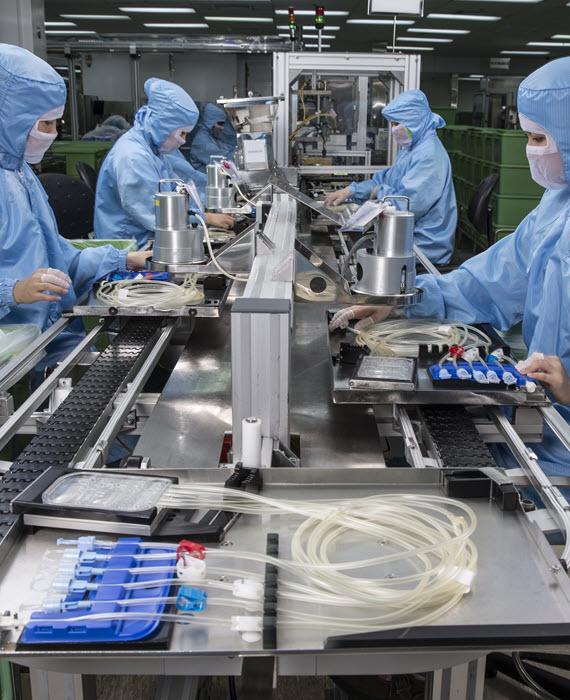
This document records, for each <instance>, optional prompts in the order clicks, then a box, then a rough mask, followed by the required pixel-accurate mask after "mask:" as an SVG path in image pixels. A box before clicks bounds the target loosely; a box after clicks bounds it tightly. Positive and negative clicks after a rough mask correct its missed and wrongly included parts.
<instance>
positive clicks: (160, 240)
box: [152, 226, 206, 265]
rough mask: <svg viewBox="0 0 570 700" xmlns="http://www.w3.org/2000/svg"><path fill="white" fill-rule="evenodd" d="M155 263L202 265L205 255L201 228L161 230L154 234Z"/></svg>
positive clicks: (153, 255)
mask: <svg viewBox="0 0 570 700" xmlns="http://www.w3.org/2000/svg"><path fill="white" fill-rule="evenodd" d="M154 235H155V238H154V247H153V249H152V259H153V262H158V263H162V264H164V265H180V264H188V263H202V262H204V261H205V260H206V256H205V255H204V244H203V232H202V229H201V228H200V227H196V228H194V227H192V226H186V228H183V229H161V228H157V229H155V232H154Z"/></svg>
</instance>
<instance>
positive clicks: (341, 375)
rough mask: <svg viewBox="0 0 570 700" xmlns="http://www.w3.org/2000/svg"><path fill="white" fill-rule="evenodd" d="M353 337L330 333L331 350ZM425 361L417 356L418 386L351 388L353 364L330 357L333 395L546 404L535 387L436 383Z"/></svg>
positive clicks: (371, 400)
mask: <svg viewBox="0 0 570 700" xmlns="http://www.w3.org/2000/svg"><path fill="white" fill-rule="evenodd" d="M349 340H350V341H352V340H353V338H352V337H351V336H349V337H347V334H346V333H342V332H341V333H339V332H335V333H332V334H330V335H329V342H330V353H331V358H332V356H337V355H338V352H339V346H340V343H341V342H347V341H349ZM428 366H429V362H428V363H427V364H426V363H425V362H424V361H422V360H421V359H420V363H419V366H418V378H417V387H416V390H415V391H413V392H409V391H371V390H357V389H351V388H350V385H349V382H350V379H351V377H352V373H353V371H354V366H353V365H340V364H338V363H333V362H332V359H331V364H330V371H331V373H332V395H333V400H334V402H335V403H339V404H355V403H363V404H392V403H393V404H401V405H422V404H423V405H437V404H449V403H451V404H456V405H460V406H528V407H534V408H538V407H539V406H548V405H549V404H550V401H549V400H548V398H547V397H546V395H545V394H544V391H543V390H541V389H538V390H537V391H536V392H535V393H534V394H529V393H527V392H526V391H523V390H514V391H513V390H506V389H495V388H490V386H488V385H486V386H487V388H482V389H475V388H471V387H469V388H465V389H462V388H459V389H458V388H446V387H442V386H436V385H434V383H433V382H432V380H431V377H430V376H429V373H428V371H427V367H428Z"/></svg>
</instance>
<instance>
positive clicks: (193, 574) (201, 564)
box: [176, 554, 206, 582]
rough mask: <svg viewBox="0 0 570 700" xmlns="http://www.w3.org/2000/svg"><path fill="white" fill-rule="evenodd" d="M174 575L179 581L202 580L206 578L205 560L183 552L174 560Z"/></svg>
mask: <svg viewBox="0 0 570 700" xmlns="http://www.w3.org/2000/svg"><path fill="white" fill-rule="evenodd" d="M176 575H177V576H178V578H179V579H180V580H181V581H188V582H192V581H203V580H204V579H205V578H206V562H205V561H204V560H203V559H198V558H196V557H192V556H190V555H186V554H183V555H182V556H181V557H180V559H179V560H178V561H177V562H176Z"/></svg>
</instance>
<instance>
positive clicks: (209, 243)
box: [194, 212, 248, 282]
mask: <svg viewBox="0 0 570 700" xmlns="http://www.w3.org/2000/svg"><path fill="white" fill-rule="evenodd" d="M194 216H195V217H196V218H197V219H198V221H199V222H200V223H201V224H202V227H203V229H204V236H205V238H206V247H207V248H208V253H209V255H210V258H211V260H212V262H213V263H214V265H215V266H216V267H217V269H218V270H219V271H220V272H221V273H222V275H224V276H225V277H227V278H228V279H230V280H235V281H236V282H247V280H248V276H247V275H232V274H231V272H228V271H227V270H225V269H224V268H223V267H222V266H221V265H220V263H219V262H218V259H217V258H216V256H215V255H214V251H213V249H212V241H211V239H210V232H209V231H208V225H207V224H206V222H205V221H204V219H203V218H202V216H201V215H200V214H198V212H194Z"/></svg>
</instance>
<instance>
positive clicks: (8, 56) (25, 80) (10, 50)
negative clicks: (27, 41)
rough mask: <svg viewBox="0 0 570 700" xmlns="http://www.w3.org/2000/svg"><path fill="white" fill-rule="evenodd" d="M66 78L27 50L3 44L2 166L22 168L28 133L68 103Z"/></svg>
mask: <svg viewBox="0 0 570 700" xmlns="http://www.w3.org/2000/svg"><path fill="white" fill-rule="evenodd" d="M66 96H67V91H66V89H65V83H64V82H63V79H62V78H61V77H60V76H59V75H58V74H57V73H56V72H55V70H54V69H53V68H52V67H51V66H49V65H48V64H47V63H46V62H45V61H42V59H41V58H38V57H37V56H34V54H33V53H30V52H29V51H27V50H26V49H22V48H20V47H19V46H12V45H11V44H0V167H2V168H5V169H6V170H19V169H20V168H21V167H22V162H23V158H24V149H25V147H26V141H27V139H28V134H29V133H30V131H31V129H32V127H33V125H34V124H35V123H36V122H37V120H38V119H39V118H40V117H41V116H42V114H45V113H46V112H49V111H51V110H52V109H55V108H56V107H62V106H63V105H64V104H65V99H66Z"/></svg>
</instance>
